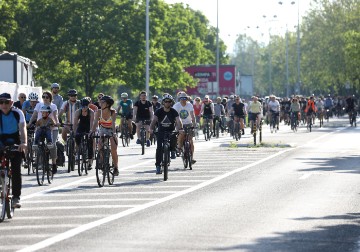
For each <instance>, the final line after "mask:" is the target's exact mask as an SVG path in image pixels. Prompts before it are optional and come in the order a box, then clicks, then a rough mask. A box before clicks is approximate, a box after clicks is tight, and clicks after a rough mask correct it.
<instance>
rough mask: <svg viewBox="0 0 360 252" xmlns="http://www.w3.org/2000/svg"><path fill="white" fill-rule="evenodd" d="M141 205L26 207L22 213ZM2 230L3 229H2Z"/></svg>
mask: <svg viewBox="0 0 360 252" xmlns="http://www.w3.org/2000/svg"><path fill="white" fill-rule="evenodd" d="M136 206H139V205H91V206H53V207H46V206H41V207H31V206H29V207H26V208H24V209H23V210H22V211H49V210H51V211H52V210H70V209H109V208H132V207H136ZM0 230H1V228H0Z"/></svg>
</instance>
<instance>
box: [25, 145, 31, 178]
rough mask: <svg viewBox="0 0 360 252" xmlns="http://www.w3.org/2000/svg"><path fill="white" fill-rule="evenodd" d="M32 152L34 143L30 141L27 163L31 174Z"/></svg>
mask: <svg viewBox="0 0 360 252" xmlns="http://www.w3.org/2000/svg"><path fill="white" fill-rule="evenodd" d="M31 152H32V145H31V143H30V141H29V142H28V151H27V154H26V164H27V167H28V175H30V173H31V170H32V160H31Z"/></svg>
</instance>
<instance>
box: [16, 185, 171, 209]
mask: <svg viewBox="0 0 360 252" xmlns="http://www.w3.org/2000/svg"><path fill="white" fill-rule="evenodd" d="M113 189H116V187H113ZM69 192H70V193H71V192H73V191H72V190H69ZM177 192H178V191H151V192H97V193H95V192H88V193H76V196H99V195H105V196H111V195H138V194H148V195H151V194H172V193H177ZM41 196H43V197H69V196H70V194H66V193H56V194H44V195H41ZM20 211H22V209H20Z"/></svg>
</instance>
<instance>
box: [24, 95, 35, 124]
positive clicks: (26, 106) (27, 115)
mask: <svg viewBox="0 0 360 252" xmlns="http://www.w3.org/2000/svg"><path fill="white" fill-rule="evenodd" d="M22 110H25V120H26V122H27V123H28V122H29V121H30V119H31V116H32V115H33V113H34V110H35V106H34V107H33V108H32V107H31V105H30V101H29V100H27V101H25V102H24V103H23V106H22Z"/></svg>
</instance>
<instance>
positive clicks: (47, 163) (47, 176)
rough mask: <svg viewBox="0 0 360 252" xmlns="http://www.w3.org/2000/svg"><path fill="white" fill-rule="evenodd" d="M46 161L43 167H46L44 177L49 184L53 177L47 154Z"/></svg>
mask: <svg viewBox="0 0 360 252" xmlns="http://www.w3.org/2000/svg"><path fill="white" fill-rule="evenodd" d="M45 159H46V163H45V168H46V178H47V181H48V183H49V184H51V183H52V181H53V179H54V175H53V173H52V169H51V167H50V164H49V154H47V155H46V158H45Z"/></svg>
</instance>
